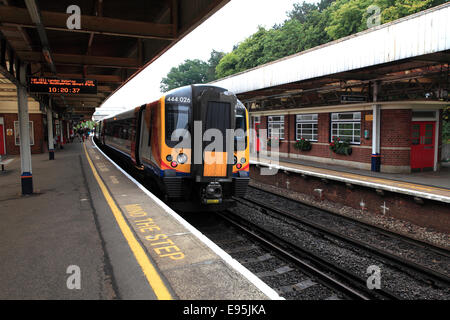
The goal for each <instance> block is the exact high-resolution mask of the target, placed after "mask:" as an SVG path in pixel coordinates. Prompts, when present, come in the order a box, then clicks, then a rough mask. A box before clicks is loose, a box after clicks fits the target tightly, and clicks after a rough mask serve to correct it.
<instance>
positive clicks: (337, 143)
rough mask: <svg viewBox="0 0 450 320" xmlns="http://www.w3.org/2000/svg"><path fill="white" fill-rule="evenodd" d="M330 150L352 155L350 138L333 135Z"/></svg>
mask: <svg viewBox="0 0 450 320" xmlns="http://www.w3.org/2000/svg"><path fill="white" fill-rule="evenodd" d="M330 150H331V151H333V152H334V153H336V154H343V155H347V156H349V155H351V154H352V147H351V146H350V142H349V141H348V140H341V138H339V137H333V141H331V142H330Z"/></svg>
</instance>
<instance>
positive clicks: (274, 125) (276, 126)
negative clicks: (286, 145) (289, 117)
mask: <svg viewBox="0 0 450 320" xmlns="http://www.w3.org/2000/svg"><path fill="white" fill-rule="evenodd" d="M267 129H268V130H267V134H268V136H267V138H268V139H272V138H278V139H280V140H283V139H284V116H269V117H268V120H267Z"/></svg>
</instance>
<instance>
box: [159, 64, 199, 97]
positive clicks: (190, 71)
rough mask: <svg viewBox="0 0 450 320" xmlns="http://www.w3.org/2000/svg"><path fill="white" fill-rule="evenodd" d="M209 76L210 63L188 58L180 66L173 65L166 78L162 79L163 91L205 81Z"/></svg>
mask: <svg viewBox="0 0 450 320" xmlns="http://www.w3.org/2000/svg"><path fill="white" fill-rule="evenodd" d="M207 76H208V64H207V63H206V62H204V61H201V60H198V59H195V60H189V59H188V60H186V61H184V63H182V64H180V65H179V66H178V67H173V68H172V69H170V72H169V73H168V74H167V76H166V77H165V78H163V79H162V80H161V86H160V88H161V91H162V92H166V91H169V90H172V89H175V88H178V87H182V86H186V85H190V84H194V83H205V82H206V80H207Z"/></svg>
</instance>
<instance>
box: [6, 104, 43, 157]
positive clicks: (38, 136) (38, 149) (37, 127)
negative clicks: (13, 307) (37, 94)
mask: <svg viewBox="0 0 450 320" xmlns="http://www.w3.org/2000/svg"><path fill="white" fill-rule="evenodd" d="M0 117H3V120H4V123H5V139H6V153H7V154H10V155H18V154H20V146H16V145H15V138H14V121H18V115H17V113H4V114H0ZM29 117H30V121H33V127H34V145H33V146H31V153H33V154H34V153H42V152H43V144H44V123H43V121H42V114H40V113H31V114H30V115H29ZM7 129H12V130H13V135H12V136H8V135H7V134H6V132H7Z"/></svg>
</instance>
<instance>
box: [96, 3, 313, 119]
mask: <svg viewBox="0 0 450 320" xmlns="http://www.w3.org/2000/svg"><path fill="white" fill-rule="evenodd" d="M298 2H302V0H231V1H230V2H229V3H228V4H226V5H225V6H224V7H223V8H222V9H220V10H219V11H218V12H216V13H215V14H214V15H213V16H211V17H210V18H209V19H208V20H206V21H205V22H204V23H203V24H201V25H200V26H199V27H197V28H196V29H195V30H194V31H193V32H191V33H190V34H188V35H187V36H186V37H184V38H183V39H182V40H181V41H179V42H178V43H177V44H176V45H175V46H173V47H172V48H171V49H170V50H168V51H167V52H166V53H165V54H164V55H162V56H161V57H160V58H159V59H157V60H156V61H155V62H154V63H152V64H151V65H150V66H148V67H147V68H146V69H145V70H143V71H142V72H141V73H140V74H138V75H137V76H136V77H135V78H133V79H132V80H131V81H130V82H128V83H127V84H126V85H125V86H123V87H122V88H121V89H120V90H119V91H118V92H116V93H115V94H114V95H113V96H112V97H110V98H109V99H108V100H107V101H106V102H105V103H104V104H103V105H102V106H101V108H104V110H105V111H106V109H108V110H109V109H111V108H113V109H119V110H120V109H130V108H133V107H136V106H139V105H142V104H144V103H145V102H149V101H154V100H156V99H158V98H159V97H160V96H161V92H160V89H159V87H160V83H161V80H162V78H163V77H165V76H166V75H167V73H168V72H169V71H170V69H171V68H172V67H176V66H178V65H179V64H181V63H183V62H184V61H185V60H186V59H201V60H204V61H207V60H208V59H209V56H210V53H211V51H212V50H213V49H215V50H217V51H223V52H226V53H228V52H230V51H231V50H232V49H233V46H234V45H235V44H237V43H239V42H240V41H242V40H244V39H245V38H247V37H248V36H250V35H252V34H253V33H255V32H256V31H257V30H258V26H259V25H261V26H264V27H265V28H266V29H268V28H271V27H272V26H273V25H274V24H277V23H282V22H284V21H285V20H286V19H287V15H286V13H287V12H288V11H290V10H292V8H293V4H294V3H298ZM307 2H317V1H313V0H309V1H307ZM97 110H99V109H97Z"/></svg>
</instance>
